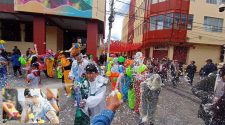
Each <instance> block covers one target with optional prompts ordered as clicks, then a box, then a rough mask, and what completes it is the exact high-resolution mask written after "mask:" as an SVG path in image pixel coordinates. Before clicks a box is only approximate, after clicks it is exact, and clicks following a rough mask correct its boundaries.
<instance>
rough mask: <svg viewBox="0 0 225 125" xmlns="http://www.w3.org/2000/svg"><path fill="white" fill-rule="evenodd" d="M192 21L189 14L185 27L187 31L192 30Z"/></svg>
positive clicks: (192, 16) (192, 17)
mask: <svg viewBox="0 0 225 125" xmlns="http://www.w3.org/2000/svg"><path fill="white" fill-rule="evenodd" d="M193 20H194V15H192V14H189V15H188V26H187V29H188V30H192V26H193Z"/></svg>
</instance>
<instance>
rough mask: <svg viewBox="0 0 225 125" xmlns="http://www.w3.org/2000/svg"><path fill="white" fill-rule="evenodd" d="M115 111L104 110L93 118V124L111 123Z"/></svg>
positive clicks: (105, 124)
mask: <svg viewBox="0 0 225 125" xmlns="http://www.w3.org/2000/svg"><path fill="white" fill-rule="evenodd" d="M114 115H115V113H114V112H113V111H111V110H103V111H102V112H101V113H100V114H99V115H97V116H95V117H94V118H93V119H92V120H91V125H110V124H111V122H112V120H113V117H114Z"/></svg>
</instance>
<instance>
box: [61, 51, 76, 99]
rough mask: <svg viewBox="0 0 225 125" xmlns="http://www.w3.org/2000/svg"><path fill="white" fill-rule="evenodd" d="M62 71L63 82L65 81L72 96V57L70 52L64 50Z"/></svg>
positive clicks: (67, 90) (66, 87) (68, 93)
mask: <svg viewBox="0 0 225 125" xmlns="http://www.w3.org/2000/svg"><path fill="white" fill-rule="evenodd" d="M60 60H61V63H62V71H63V83H65V89H66V93H67V95H68V96H71V87H72V82H73V81H72V80H71V79H69V73H70V71H71V70H70V69H71V66H72V59H71V58H70V53H69V52H63V53H62V55H61V59H60Z"/></svg>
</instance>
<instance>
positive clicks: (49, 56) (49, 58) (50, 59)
mask: <svg viewBox="0 0 225 125" xmlns="http://www.w3.org/2000/svg"><path fill="white" fill-rule="evenodd" d="M45 65H46V69H47V75H48V77H50V78H53V75H54V72H53V66H54V55H53V52H52V50H47V52H46V55H45Z"/></svg>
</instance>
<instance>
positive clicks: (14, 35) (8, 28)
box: [1, 20, 21, 41]
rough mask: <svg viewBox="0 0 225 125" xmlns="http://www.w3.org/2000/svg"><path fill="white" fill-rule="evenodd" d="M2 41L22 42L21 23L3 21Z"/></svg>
mask: <svg viewBox="0 0 225 125" xmlns="http://www.w3.org/2000/svg"><path fill="white" fill-rule="evenodd" d="M1 33H2V35H1V37H2V39H3V40H6V41H21V30H20V23H19V22H18V21H13V20H3V21H2V31H1Z"/></svg>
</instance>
